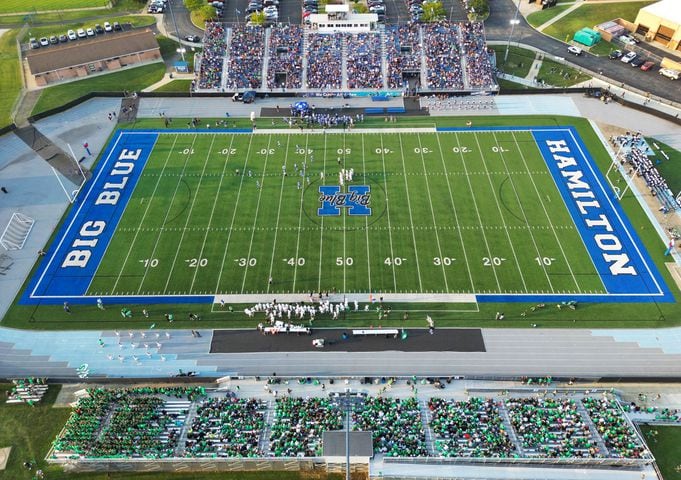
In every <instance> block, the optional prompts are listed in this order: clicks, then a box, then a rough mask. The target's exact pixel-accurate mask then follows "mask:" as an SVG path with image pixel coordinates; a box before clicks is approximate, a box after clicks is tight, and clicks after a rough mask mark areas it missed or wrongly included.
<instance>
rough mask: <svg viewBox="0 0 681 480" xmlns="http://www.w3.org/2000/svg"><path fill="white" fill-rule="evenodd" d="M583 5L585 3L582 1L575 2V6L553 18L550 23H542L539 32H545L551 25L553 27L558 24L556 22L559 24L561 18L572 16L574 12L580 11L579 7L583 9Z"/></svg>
mask: <svg viewBox="0 0 681 480" xmlns="http://www.w3.org/2000/svg"><path fill="white" fill-rule="evenodd" d="M582 5H584V2H582V1H579V2H575V3H574V4H572V5H570V8H568V9H567V10H565V11H564V12H561V13H559V14H558V15H556V16H555V17H553V18H552V19H550V20H549V21H547V22H544V23H542V24H541V25H539V26H538V27H537V30H539V31H540V32H541V31H542V30H544V29H545V28H546V27H548V26H549V25H553V24H554V23H556V22H557V21H558V20H560V19H561V18H563V17H565V16H567V15H570V14H571V13H572V12H574V11H575V10H577V9H578V8H579V7H581V6H582Z"/></svg>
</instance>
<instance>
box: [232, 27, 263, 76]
mask: <svg viewBox="0 0 681 480" xmlns="http://www.w3.org/2000/svg"><path fill="white" fill-rule="evenodd" d="M264 44H265V30H264V28H263V27H261V26H259V25H253V26H251V25H243V24H238V25H236V26H234V27H233V28H232V35H231V40H230V43H229V67H228V69H227V82H226V88H227V89H238V88H246V89H253V88H260V87H261V86H262V59H263V53H264Z"/></svg>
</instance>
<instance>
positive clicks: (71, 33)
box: [66, 30, 78, 40]
mask: <svg viewBox="0 0 681 480" xmlns="http://www.w3.org/2000/svg"><path fill="white" fill-rule="evenodd" d="M66 36H67V37H69V40H77V39H78V37H77V36H76V32H74V31H73V30H69V31H68V32H66Z"/></svg>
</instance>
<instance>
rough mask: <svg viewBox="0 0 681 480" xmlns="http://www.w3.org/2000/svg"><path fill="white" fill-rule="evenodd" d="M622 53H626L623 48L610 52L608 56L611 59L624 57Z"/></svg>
mask: <svg viewBox="0 0 681 480" xmlns="http://www.w3.org/2000/svg"><path fill="white" fill-rule="evenodd" d="M622 55H624V54H623V53H622V50H613V51H612V52H610V55H608V58H609V59H610V60H617V59H618V58H622Z"/></svg>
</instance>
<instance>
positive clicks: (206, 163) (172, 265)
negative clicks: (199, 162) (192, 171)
mask: <svg viewBox="0 0 681 480" xmlns="http://www.w3.org/2000/svg"><path fill="white" fill-rule="evenodd" d="M216 136H217V135H213V138H212V139H211V141H210V146H209V147H208V154H207V155H206V159H205V160H204V162H203V169H202V170H201V177H200V178H199V185H198V186H197V187H196V192H194V198H193V199H192V202H191V205H190V206H189V212H188V213H187V219H186V220H185V221H184V229H183V230H182V233H181V234H180V241H179V242H178V244H177V249H176V250H175V256H174V257H173V263H172V264H171V266H170V272H168V278H167V279H166V284H165V286H164V287H163V293H164V294H165V293H166V291H167V290H168V285H170V278H171V277H172V275H173V272H174V271H175V263H176V262H177V257H179V256H180V250H181V249H182V241H183V240H184V234H185V233H186V231H187V226H188V225H189V221H190V220H191V218H192V212H193V211H194V205H196V200H197V199H198V198H199V192H200V191H201V182H202V181H203V174H204V173H206V167H207V166H208V160H209V159H210V154H211V153H212V151H213V145H214V144H215V138H216ZM199 260H201V259H200V258H199ZM198 268H199V267H198V265H197V269H198ZM189 292H190V293H191V290H190V291H189ZM137 293H139V291H138V292H137Z"/></svg>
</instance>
